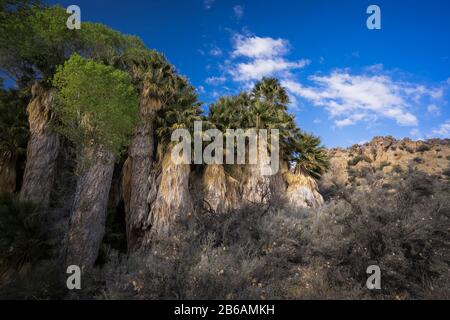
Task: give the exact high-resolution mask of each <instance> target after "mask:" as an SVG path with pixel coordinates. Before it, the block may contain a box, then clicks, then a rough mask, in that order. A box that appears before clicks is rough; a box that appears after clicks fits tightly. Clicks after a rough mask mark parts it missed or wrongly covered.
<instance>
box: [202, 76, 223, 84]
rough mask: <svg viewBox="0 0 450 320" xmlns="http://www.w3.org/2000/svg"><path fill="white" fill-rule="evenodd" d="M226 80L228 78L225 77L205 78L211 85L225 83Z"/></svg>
mask: <svg viewBox="0 0 450 320" xmlns="http://www.w3.org/2000/svg"><path fill="white" fill-rule="evenodd" d="M226 80H227V79H226V78H225V77H209V78H207V79H206V80H205V82H206V83H207V84H211V85H218V84H222V83H224V82H225V81H226Z"/></svg>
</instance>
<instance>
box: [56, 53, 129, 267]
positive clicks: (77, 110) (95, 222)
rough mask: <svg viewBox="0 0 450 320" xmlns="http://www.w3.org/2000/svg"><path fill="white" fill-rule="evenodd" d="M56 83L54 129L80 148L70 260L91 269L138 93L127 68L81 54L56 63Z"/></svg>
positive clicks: (72, 216) (69, 252)
mask: <svg viewBox="0 0 450 320" xmlns="http://www.w3.org/2000/svg"><path fill="white" fill-rule="evenodd" d="M53 83H54V85H55V87H56V88H57V89H58V91H57V93H56V106H55V109H54V113H55V116H56V118H57V120H58V125H56V130H57V131H58V132H59V133H61V134H62V135H64V136H66V137H67V138H68V139H69V140H71V141H72V142H73V143H74V145H75V146H76V147H77V148H78V151H79V152H78V155H77V165H78V168H77V169H78V170H77V172H78V177H77V186H76V191H75V195H74V201H73V208H72V214H71V217H70V225H69V230H68V233H67V237H66V240H67V243H66V244H67V246H66V249H67V250H66V262H67V263H68V265H71V264H76V265H78V266H80V267H85V268H88V269H89V268H91V267H92V266H93V265H94V262H95V259H96V257H97V253H98V250H99V247H100V244H101V241H102V239H103V235H104V232H105V222H106V212H107V205H108V197H109V192H110V188H111V182H112V176H113V172H114V162H115V159H116V158H117V157H118V156H119V155H120V153H121V151H122V148H123V147H124V146H125V145H127V144H128V142H129V137H130V135H131V133H132V130H133V128H134V126H135V124H136V120H137V112H138V99H137V92H136V89H135V87H134V86H133V85H132V82H131V78H130V76H129V75H128V74H127V73H126V72H124V71H120V70H117V69H114V68H113V67H111V66H106V65H104V64H100V63H96V62H95V61H93V60H89V59H84V58H82V57H81V56H79V55H74V56H72V57H71V58H70V59H69V60H68V61H67V62H66V63H65V64H64V65H63V66H61V67H60V68H58V71H57V73H56V75H55V77H54V81H53Z"/></svg>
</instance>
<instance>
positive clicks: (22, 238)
mask: <svg viewBox="0 0 450 320" xmlns="http://www.w3.org/2000/svg"><path fill="white" fill-rule="evenodd" d="M50 253H51V247H50V244H49V239H48V230H47V227H46V221H45V219H44V212H43V211H42V210H41V209H40V208H39V206H37V205H36V204H34V203H31V202H27V201H21V200H19V199H18V197H17V196H14V195H11V194H2V195H0V271H3V272H6V271H8V269H16V270H20V269H22V268H23V267H29V266H30V265H32V264H34V263H35V262H36V261H38V260H41V259H46V258H49V256H50Z"/></svg>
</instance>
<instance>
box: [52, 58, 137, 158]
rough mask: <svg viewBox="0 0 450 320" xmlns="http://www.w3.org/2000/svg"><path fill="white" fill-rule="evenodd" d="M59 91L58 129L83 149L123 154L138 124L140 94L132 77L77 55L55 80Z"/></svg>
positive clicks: (57, 96)
mask: <svg viewBox="0 0 450 320" xmlns="http://www.w3.org/2000/svg"><path fill="white" fill-rule="evenodd" d="M53 85H54V86H55V87H56V88H57V89H58V92H57V94H56V101H57V103H56V107H55V110H54V111H55V113H56V115H57V121H58V123H56V128H57V130H59V132H61V133H62V134H63V135H65V136H66V137H68V138H69V139H70V140H72V141H74V142H75V143H76V144H77V145H78V146H80V147H89V146H91V147H96V146H101V147H103V148H106V149H108V150H110V151H112V152H114V153H115V154H119V153H120V151H121V150H122V147H123V146H124V145H126V144H127V142H128V140H129V136H130V134H131V133H132V130H133V128H134V126H135V124H136V121H137V108H138V102H137V101H138V100H137V92H136V89H135V87H134V86H133V85H132V83H131V78H130V76H129V75H128V74H127V73H125V72H124V71H120V70H117V69H114V68H113V67H111V66H106V65H103V64H99V63H96V62H94V61H93V60H89V59H84V58H82V57H81V56H79V55H73V56H72V57H71V58H70V59H69V60H68V61H67V62H66V63H65V64H64V65H63V66H61V67H59V68H58V70H57V72H56V74H55V77H54V79H53Z"/></svg>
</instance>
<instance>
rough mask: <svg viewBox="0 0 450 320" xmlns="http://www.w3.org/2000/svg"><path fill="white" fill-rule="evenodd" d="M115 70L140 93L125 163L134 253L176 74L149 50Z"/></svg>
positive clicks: (133, 53) (127, 57)
mask: <svg viewBox="0 0 450 320" xmlns="http://www.w3.org/2000/svg"><path fill="white" fill-rule="evenodd" d="M116 66H118V67H119V68H121V69H123V70H126V71H128V73H129V74H130V75H131V76H132V78H133V80H134V82H135V84H136V85H137V87H138V88H139V92H140V102H139V114H140V119H141V121H140V123H139V124H138V125H137V127H136V128H135V130H134V134H133V138H132V141H131V146H130V148H129V154H128V159H127V161H126V163H127V166H129V168H130V170H129V173H128V174H129V177H124V179H126V180H128V183H129V184H128V189H129V190H128V197H129V198H125V202H126V205H125V209H126V225H127V239H128V247H129V249H131V250H134V249H137V248H138V247H139V245H140V244H139V239H138V235H139V234H141V232H140V230H142V228H143V225H144V223H145V219H146V218H147V217H148V214H149V206H148V204H147V196H148V193H149V192H150V188H151V185H150V182H149V177H150V175H151V170H152V164H153V163H154V157H155V150H156V141H155V125H156V124H155V121H156V115H157V112H158V111H159V110H161V108H163V107H165V106H167V104H170V103H171V102H172V101H173V99H174V94H176V92H175V88H174V79H175V78H176V73H175V70H174V68H173V66H172V65H170V64H169V63H168V62H167V60H166V59H165V58H164V56H162V55H161V54H159V53H157V52H155V51H151V50H147V49H134V48H133V49H131V50H128V51H126V52H125V54H124V55H123V56H122V57H121V58H120V59H119V60H118V61H117V63H116Z"/></svg>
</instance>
